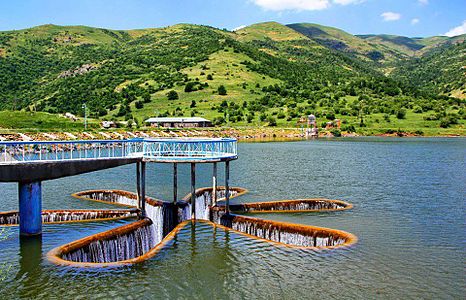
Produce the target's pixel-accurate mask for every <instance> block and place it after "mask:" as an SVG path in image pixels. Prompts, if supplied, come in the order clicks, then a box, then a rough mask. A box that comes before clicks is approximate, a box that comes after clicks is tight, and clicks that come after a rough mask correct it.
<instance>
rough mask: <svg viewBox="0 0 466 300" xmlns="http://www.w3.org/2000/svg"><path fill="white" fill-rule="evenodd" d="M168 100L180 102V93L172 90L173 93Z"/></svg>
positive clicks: (169, 93)
mask: <svg viewBox="0 0 466 300" xmlns="http://www.w3.org/2000/svg"><path fill="white" fill-rule="evenodd" d="M167 98H168V100H178V98H179V97H178V93H177V92H175V91H174V90H171V91H169V92H168V94H167Z"/></svg>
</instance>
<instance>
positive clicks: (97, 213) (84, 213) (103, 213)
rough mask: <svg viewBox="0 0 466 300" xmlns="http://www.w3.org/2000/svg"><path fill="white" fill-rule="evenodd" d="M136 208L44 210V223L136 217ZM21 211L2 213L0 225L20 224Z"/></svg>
mask: <svg viewBox="0 0 466 300" xmlns="http://www.w3.org/2000/svg"><path fill="white" fill-rule="evenodd" d="M136 216H137V211H136V210H44V211H42V222H43V223H57V222H73V221H85V220H95V219H115V218H131V217H136ZM18 224H19V212H17V211H15V212H10V213H6V214H0V225H18Z"/></svg>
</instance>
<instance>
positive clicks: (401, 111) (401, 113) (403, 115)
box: [396, 108, 406, 120]
mask: <svg viewBox="0 0 466 300" xmlns="http://www.w3.org/2000/svg"><path fill="white" fill-rule="evenodd" d="M396 118H397V119H400V120H401V119H404V118H406V109H404V108H400V109H398V110H397V111H396Z"/></svg>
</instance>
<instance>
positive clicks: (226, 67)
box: [110, 49, 280, 121]
mask: <svg viewBox="0 0 466 300" xmlns="http://www.w3.org/2000/svg"><path fill="white" fill-rule="evenodd" d="M227 50H228V51H223V50H222V51H219V52H216V53H214V54H212V55H210V57H209V59H208V60H206V61H204V62H202V63H199V64H197V65H195V66H193V67H190V68H186V69H184V70H182V72H183V73H185V74H186V75H188V77H189V79H191V80H193V81H194V80H195V79H196V78H197V79H199V82H201V83H205V82H207V83H208V84H209V86H208V87H207V88H204V89H203V90H198V91H193V92H189V93H186V92H184V88H185V85H184V84H183V85H178V86H175V87H174V88H173V90H175V91H176V92H177V93H178V95H179V99H178V100H168V99H167V93H168V90H163V91H159V92H157V93H155V94H153V95H152V98H151V102H150V103H145V104H144V107H143V108H142V109H136V108H135V106H134V103H133V104H131V109H132V112H133V115H134V116H135V118H137V119H138V120H139V121H142V120H144V119H146V118H148V117H151V116H156V115H157V114H160V113H163V112H165V111H167V110H168V111H170V112H172V111H174V110H175V109H176V108H177V107H179V108H181V109H183V114H184V116H190V115H191V112H192V111H195V115H196V116H199V117H204V118H207V119H213V118H214V117H216V116H220V114H219V113H218V112H217V111H216V110H212V106H217V105H219V104H220V103H221V102H222V101H223V100H227V101H228V102H230V101H233V102H237V103H238V104H240V105H241V104H242V102H243V101H246V100H248V101H249V100H251V99H255V98H258V97H260V96H261V95H262V91H261V88H262V86H268V85H273V84H276V83H278V84H279V83H280V81H279V80H277V79H273V78H270V77H268V76H263V75H261V74H258V73H256V72H251V71H248V70H247V68H246V66H244V65H242V64H241V62H242V61H245V60H251V59H250V58H249V57H248V56H246V55H244V54H241V53H234V52H233V49H227ZM201 73H204V74H203V75H201ZM209 74H211V75H212V76H213V80H207V76H208V75H209ZM257 83H258V84H259V86H260V87H259V88H258V87H256V84H257ZM243 84H246V88H243ZM220 85H223V86H225V87H226V89H227V95H225V96H220V95H218V93H217V89H218V87H219V86H220ZM251 90H254V94H252V93H251ZM193 100H194V101H196V107H195V108H190V105H191V102H192V101H193ZM117 111H118V108H117V109H116V110H114V111H112V112H111V113H110V117H112V116H114V115H115V114H116V112H117Z"/></svg>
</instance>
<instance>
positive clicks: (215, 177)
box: [211, 162, 217, 206]
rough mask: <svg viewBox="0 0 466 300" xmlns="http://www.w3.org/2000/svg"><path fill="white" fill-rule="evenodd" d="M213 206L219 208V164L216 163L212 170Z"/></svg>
mask: <svg viewBox="0 0 466 300" xmlns="http://www.w3.org/2000/svg"><path fill="white" fill-rule="evenodd" d="M211 205H212V206H217V163H216V162H214V167H213V170H212V203H211Z"/></svg>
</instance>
